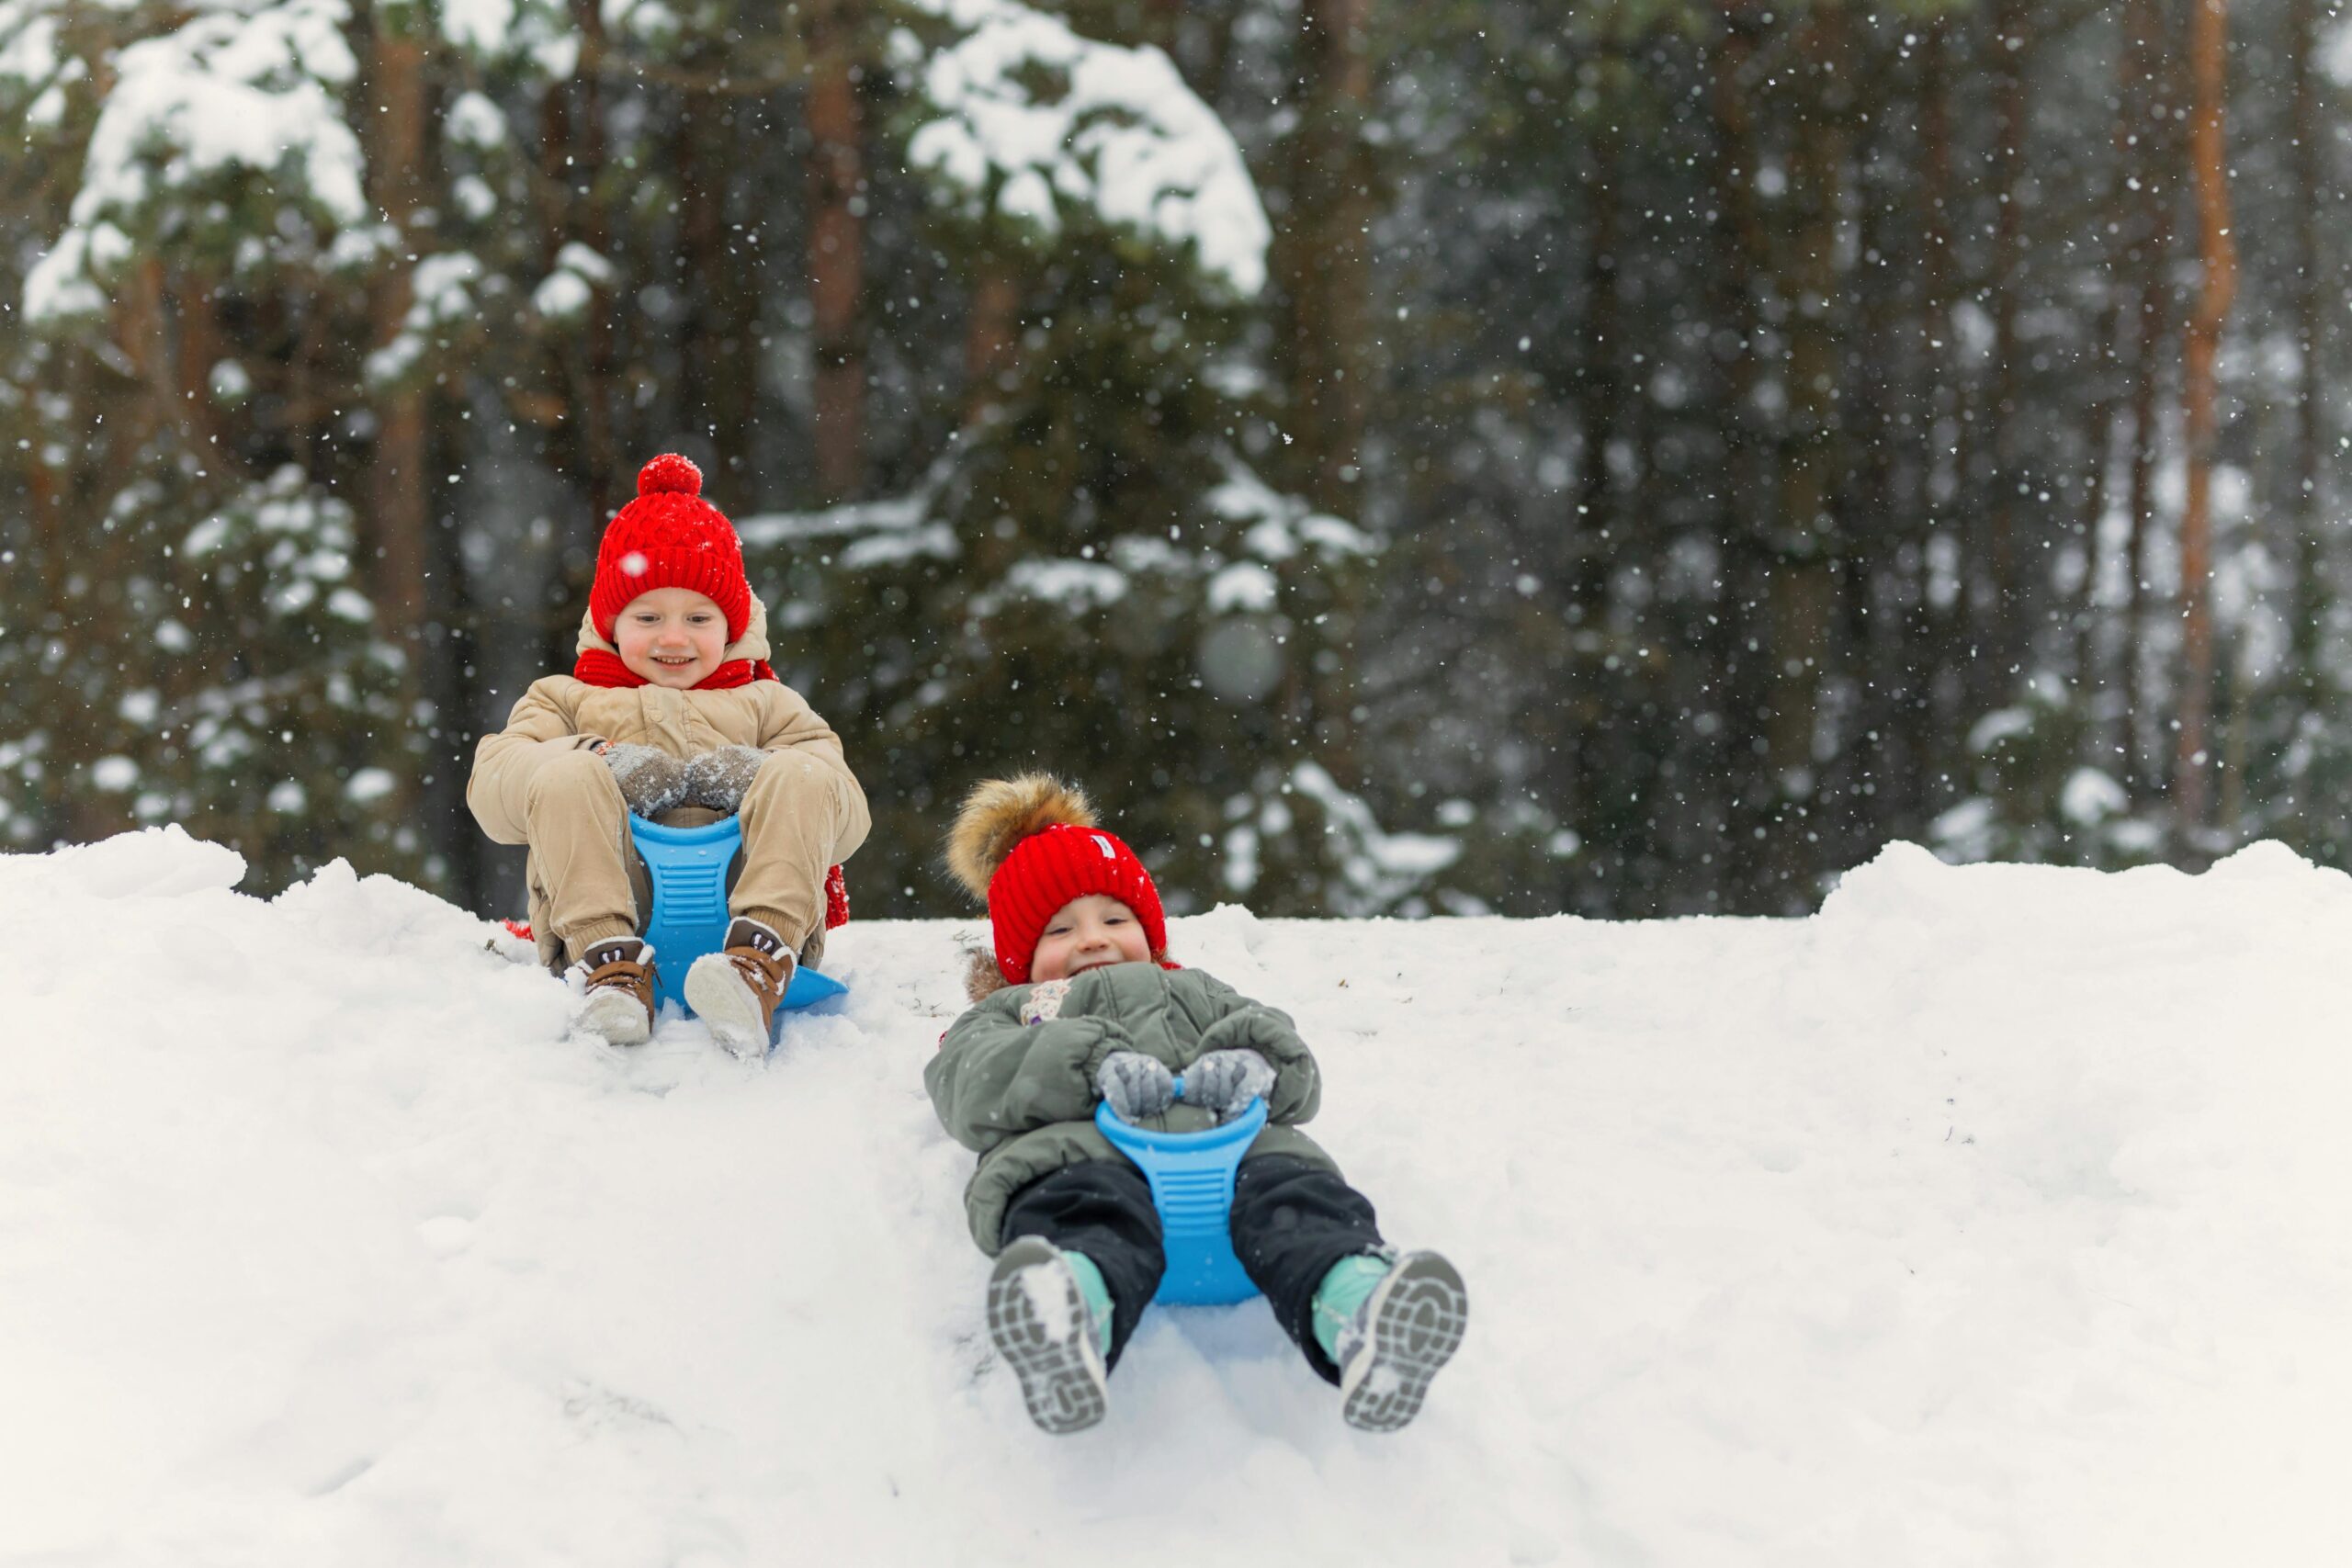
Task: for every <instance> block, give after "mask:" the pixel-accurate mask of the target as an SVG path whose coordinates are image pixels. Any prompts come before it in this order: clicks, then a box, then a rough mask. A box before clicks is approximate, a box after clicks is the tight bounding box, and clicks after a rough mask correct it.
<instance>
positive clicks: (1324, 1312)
mask: <svg viewBox="0 0 2352 1568" xmlns="http://www.w3.org/2000/svg"><path fill="white" fill-rule="evenodd" d="M1389 1268H1390V1264H1389V1261H1388V1259H1386V1258H1382V1257H1380V1256H1379V1255H1378V1254H1376V1253H1371V1252H1359V1253H1357V1254H1356V1255H1355V1256H1354V1257H1352V1258H1340V1260H1339V1261H1338V1262H1337V1263H1334V1264H1332V1265H1331V1267H1330V1268H1329V1269H1326V1270H1325V1271H1324V1274H1323V1282H1322V1283H1321V1284H1319V1285H1317V1286H1316V1287H1315V1306H1314V1323H1315V1343H1316V1344H1317V1345H1319V1346H1321V1347H1322V1348H1323V1354H1324V1355H1326V1356H1328V1357H1329V1358H1330V1359H1332V1360H1333V1361H1337V1360H1338V1359H1340V1330H1342V1329H1344V1328H1346V1327H1347V1325H1348V1324H1349V1322H1350V1320H1351V1319H1352V1318H1353V1317H1354V1316H1355V1315H1356V1313H1357V1312H1358V1311H1359V1310H1360V1309H1361V1308H1362V1307H1363V1303H1364V1302H1365V1300H1366V1299H1367V1298H1368V1297H1370V1296H1371V1294H1372V1292H1373V1288H1374V1286H1376V1285H1378V1284H1379V1283H1380V1281H1381V1280H1384V1279H1385V1278H1387V1276H1388V1270H1389Z"/></svg>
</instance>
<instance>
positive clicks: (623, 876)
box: [524, 750, 872, 967]
mask: <svg viewBox="0 0 2352 1568" xmlns="http://www.w3.org/2000/svg"><path fill="white" fill-rule="evenodd" d="M718 816H719V813H718V812H716V811H711V810H707V809H706V808H704V807H695V806H683V807H678V808H677V809H675V810H673V811H668V812H664V813H663V814H662V816H661V817H660V818H658V819H657V820H659V821H661V822H663V823H665V824H668V825H671V826H673V827H682V828H684V827H693V826H695V825H696V824H699V823H703V822H710V821H715V820H717V819H718ZM738 816H739V817H740V818H741V822H742V828H743V870H742V874H741V875H740V876H738V877H737V878H736V882H735V886H733V887H732V888H731V889H729V893H728V897H727V908H728V909H729V911H730V912H731V913H733V914H737V915H748V916H749V917H751V918H752V919H755V920H759V921H761V922H763V923H764V924H765V925H767V926H769V927H771V928H772V929H774V930H775V931H776V932H778V933H779V934H780V935H782V936H783V937H784V939H785V940H786V942H790V943H791V944H792V945H793V947H794V948H795V949H796V950H797V951H798V952H799V953H801V955H802V962H804V963H807V964H809V965H811V966H812V967H813V966H815V964H816V963H817V961H818V956H819V954H820V953H821V952H822V949H823V945H824V935H825V872H826V869H827V868H828V867H830V866H834V865H838V864H840V863H842V861H845V860H847V859H848V858H849V857H850V856H851V855H852V854H853V853H854V852H856V850H857V847H858V846H859V845H860V844H862V843H864V842H865V835H866V831H867V829H869V828H870V827H871V826H872V822H871V818H870V817H869V816H868V814H867V812H866V809H865V801H864V800H863V799H861V798H859V796H858V795H857V794H856V792H855V791H844V790H843V789H842V787H841V785H840V782H839V779H838V777H837V775H836V774H835V773H834V772H833V771H832V770H830V769H828V768H827V767H826V766H825V765H824V764H823V763H822V762H820V761H816V760H815V759H813V758H809V757H804V756H801V755H799V754H798V753H797V752H793V751H771V752H769V753H768V757H767V760H766V761H764V762H763V763H761V764H760V771H759V773H758V775H757V776H756V777H755V778H753V779H752V787H751V788H750V789H748V790H746V791H744V793H743V805H742V807H741V811H740V812H739V813H738ZM524 818H525V821H526V823H527V825H528V827H529V829H530V833H529V841H530V846H531V854H530V862H529V865H528V867H527V869H526V880H527V882H528V884H529V887H530V896H531V931H532V934H533V935H534V937H536V938H537V942H538V945H539V957H540V959H541V960H542V961H544V962H545V963H547V964H549V965H550V966H555V965H560V964H567V963H574V964H576V963H578V962H579V960H580V956H581V954H582V953H585V952H586V951H587V950H588V948H589V947H591V946H593V945H594V943H596V942H602V941H605V940H606V939H607V938H610V937H616V936H634V935H635V934H636V933H637V929H638V919H639V915H638V912H639V910H640V909H647V908H650V907H651V904H652V898H653V890H652V886H651V884H650V882H649V881H648V879H647V877H646V874H645V866H644V863H642V862H640V861H639V859H638V858H637V852H636V850H635V848H634V847H633V846H632V845H631V844H630V842H629V836H628V803H627V802H626V801H624V800H623V799H622V798H621V790H620V785H619V784H616V783H614V782H613V771H612V769H610V768H609V767H607V766H605V759H604V758H602V757H600V756H598V755H597V754H596V753H595V752H594V751H586V750H581V751H568V752H565V753H563V754H562V755H560V756H557V757H551V758H549V759H548V761H546V763H545V764H544V765H542V766H541V767H540V768H539V769H538V770H537V772H536V773H534V774H533V775H532V777H531V782H530V784H529V787H528V795H527V798H526V803H525V807H524Z"/></svg>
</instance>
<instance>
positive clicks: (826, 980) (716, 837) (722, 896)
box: [628, 813, 1231, 1187]
mask: <svg viewBox="0 0 2352 1568" xmlns="http://www.w3.org/2000/svg"><path fill="white" fill-rule="evenodd" d="M628 830H629V836H630V837H631V838H633V839H635V840H637V852H638V854H639V857H641V858H642V859H643V860H644V862H645V870H646V874H647V875H649V876H650V877H651V878H652V879H653V914H652V918H651V919H648V920H647V921H646V922H645V929H644V930H643V931H640V932H639V935H640V936H642V937H644V938H645V940H646V941H648V942H651V943H652V944H653V962H654V971H653V975H654V985H653V1005H654V1007H655V1008H656V1009H659V1008H660V1007H661V1005H662V1002H663V1001H664V1000H665V999H666V1000H669V1001H673V1002H676V1003H677V1004H678V1005H679V1006H680V1007H681V1008H685V1010H686V1011H687V1012H688V1013H689V1014H691V1013H692V1012H693V1011H694V1010H693V1009H692V1008H687V1007H686V998H685V996H684V992H682V991H681V990H680V989H679V987H681V986H682V985H684V983H685V978H686V971H687V970H688V969H690V968H692V967H693V966H694V962H695V959H697V958H700V957H701V956H702V955H703V954H704V953H717V952H718V947H719V943H721V942H725V941H726V940H727V870H728V867H729V866H730V865H732V864H733V863H734V861H735V852H736V851H737V850H738V849H740V848H741V847H742V843H743V829H742V827H741V824H740V823H738V822H737V821H736V819H735V818H732V817H724V818H720V819H719V820H718V821H716V822H707V823H705V824H704V825H703V826H701V827H699V828H666V827H663V826H662V824H661V823H659V822H649V821H647V820H646V819H645V818H642V817H639V816H637V815H636V814H634V813H631V814H630V817H629V819H628ZM848 989H849V987H847V986H844V985H842V983H841V982H840V981H839V980H836V979H834V978H833V977H832V976H830V975H820V974H819V973H817V971H815V970H814V969H811V968H809V966H808V965H806V964H798V965H796V966H795V967H794V969H793V971H792V984H791V985H789V986H787V987H785V992H784V1000H783V1001H782V1002H781V1003H779V1004H778V1006H777V1008H776V1014H777V1017H778V1019H779V1020H781V1018H782V1016H783V1014H784V1012H785V1011H786V1010H787V1009H790V1008H805V1007H807V1006H809V1004H810V1003H811V1002H821V1001H823V1000H824V999H825V998H827V997H838V996H841V995H842V993H844V992H846V991H847V990H848ZM1230 1185H1231V1184H1230V1183H1229V1182H1228V1183H1227V1186H1228V1187H1230Z"/></svg>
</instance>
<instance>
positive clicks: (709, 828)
mask: <svg viewBox="0 0 2352 1568" xmlns="http://www.w3.org/2000/svg"><path fill="white" fill-rule="evenodd" d="M628 831H629V837H630V838H632V839H634V840H637V852H638V855H639V858H641V859H642V860H643V861H644V862H645V871H646V874H647V875H648V876H650V877H651V878H652V880H653V913H652V915H651V917H650V919H647V920H646V922H645V929H644V930H643V931H639V933H638V934H639V936H642V937H643V938H644V939H645V940H646V941H648V942H651V943H652V944H653V964H654V971H653V1005H654V1007H655V1008H657V1009H659V1008H660V1007H661V1005H662V1002H663V1001H664V1000H665V999H666V1000H669V1001H673V1002H676V1003H677V1004H678V1005H679V1006H680V1007H681V1008H685V1009H686V1011H687V1012H689V1013H692V1012H693V1009H691V1008H686V998H685V994H684V991H683V990H681V989H680V987H682V986H684V983H685V978H686V971H687V970H688V969H690V968H692V967H693V966H694V962H695V959H697V958H700V957H701V956H702V955H703V954H704V953H717V952H718V949H719V944H720V943H722V942H725V941H726V940H727V868H728V867H729V865H731V864H733V863H734V861H735V852H736V851H737V850H738V849H741V847H742V843H743V829H742V827H741V824H740V823H738V822H737V821H736V819H735V818H732V817H723V818H719V819H718V821H716V822H707V823H705V824H703V825H702V826H701V827H699V828H668V827H664V826H662V824H661V823H659V822H649V821H647V820H646V819H645V818H642V817H639V816H637V815H636V814H634V813H631V814H630V817H629V819H628ZM848 989H849V987H847V986H844V985H842V983H841V982H840V981H839V980H836V979H834V978H833V977H832V976H830V975H820V974H819V973H818V972H817V971H816V970H814V969H811V968H809V966H808V965H806V964H797V965H795V966H794V968H793V971H792V984H791V985H789V986H787V987H785V992H784V999H783V1001H781V1002H780V1003H778V1004H777V1006H776V1015H777V1017H778V1018H779V1019H781V1018H782V1017H783V1015H784V1013H785V1011H786V1010H787V1009H791V1008H805V1007H807V1006H809V1004H810V1003H811V1002H821V1001H823V1000H824V999H825V998H827V997H838V996H840V995H842V993H843V992H845V991H847V990H848Z"/></svg>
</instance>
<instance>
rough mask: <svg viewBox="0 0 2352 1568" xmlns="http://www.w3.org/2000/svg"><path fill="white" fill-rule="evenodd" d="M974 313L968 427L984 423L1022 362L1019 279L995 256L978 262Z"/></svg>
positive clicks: (967, 347) (967, 373) (968, 339)
mask: <svg viewBox="0 0 2352 1568" xmlns="http://www.w3.org/2000/svg"><path fill="white" fill-rule="evenodd" d="M973 265H974V270H975V272H977V274H978V277H977V278H976V279H975V281H974V282H973V285H972V306H971V315H970V317H969V319H968V320H967V321H966V322H965V325H964V427H965V428H966V429H967V430H968V429H970V428H972V427H973V426H975V425H978V424H980V423H984V422H986V420H987V419H988V417H989V413H990V412H992V411H993V410H994V409H995V407H996V404H997V400H999V399H1000V398H1001V397H1002V396H1003V395H1004V392H1005V387H1004V385H1003V381H1004V378H1007V377H1009V376H1010V374H1011V373H1012V369H1013V367H1014V366H1015V365H1017V364H1018V363H1019V361H1020V349H1021V337H1020V333H1021V278H1020V276H1019V275H1018V274H1017V273H1015V272H1014V271H1013V270H1012V267H1011V266H1010V265H1007V264H1006V263H1005V262H1004V260H1003V259H1002V258H1001V257H1000V256H997V255H995V254H988V255H984V256H981V257H979V258H978V259H977V260H976V261H975V263H974V264H973Z"/></svg>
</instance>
